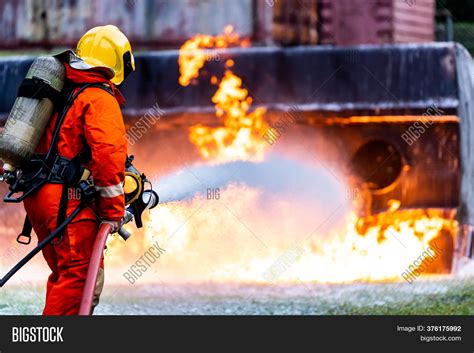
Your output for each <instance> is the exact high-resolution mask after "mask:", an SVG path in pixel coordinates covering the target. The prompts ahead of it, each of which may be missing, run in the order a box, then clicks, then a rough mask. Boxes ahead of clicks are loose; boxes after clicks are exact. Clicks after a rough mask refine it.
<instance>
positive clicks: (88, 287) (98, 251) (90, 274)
mask: <svg viewBox="0 0 474 353" xmlns="http://www.w3.org/2000/svg"><path fill="white" fill-rule="evenodd" d="M111 231H112V226H111V225H110V224H108V223H102V225H101V226H100V228H99V232H98V233H97V237H96V238H95V242H94V247H93V249H92V256H91V259H90V262H89V268H88V269H87V277H86V283H85V285H84V291H83V293H82V299H81V306H80V307H79V315H91V312H92V301H93V298H94V291H95V286H96V283H97V275H98V273H99V268H100V263H101V262H102V254H103V251H104V248H105V242H106V241H107V237H108V236H109V234H110V233H111Z"/></svg>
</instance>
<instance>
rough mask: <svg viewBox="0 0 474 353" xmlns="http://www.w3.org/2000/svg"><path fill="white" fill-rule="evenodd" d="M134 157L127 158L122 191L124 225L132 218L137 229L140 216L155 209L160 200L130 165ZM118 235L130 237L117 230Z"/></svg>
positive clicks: (142, 176) (125, 232) (140, 225)
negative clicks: (146, 187) (124, 208)
mask: <svg viewBox="0 0 474 353" xmlns="http://www.w3.org/2000/svg"><path fill="white" fill-rule="evenodd" d="M133 160H134V156H129V157H128V158H127V163H126V165H125V181H124V185H123V190H124V193H125V205H127V208H126V211H125V218H124V223H128V222H130V221H131V219H132V218H133V219H134V220H135V224H136V226H137V228H141V227H143V221H142V214H143V212H144V211H145V210H147V209H152V208H155V207H156V206H157V205H158V203H159V202H160V199H159V197H158V194H157V193H156V191H155V190H153V185H152V184H151V182H150V181H149V180H148V179H147V178H146V176H145V174H142V173H140V172H139V171H138V170H137V168H135V167H134V166H133V164H132V162H133ZM147 184H148V185H149V186H150V188H149V189H145V185H147ZM119 235H120V236H121V237H122V238H123V239H124V240H127V239H128V238H129V237H130V233H128V232H127V231H126V230H125V229H123V228H122V229H120V230H119Z"/></svg>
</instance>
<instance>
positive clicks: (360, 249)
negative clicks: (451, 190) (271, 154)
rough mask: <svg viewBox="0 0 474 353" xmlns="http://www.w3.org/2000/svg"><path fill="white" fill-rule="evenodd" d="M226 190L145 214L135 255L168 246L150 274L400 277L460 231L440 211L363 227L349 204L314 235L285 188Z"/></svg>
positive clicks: (263, 279) (340, 279)
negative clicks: (217, 196) (441, 239)
mask: <svg viewBox="0 0 474 353" xmlns="http://www.w3.org/2000/svg"><path fill="white" fill-rule="evenodd" d="M221 194H222V195H223V196H224V197H223V199H222V200H215V201H207V200H206V199H205V198H203V197H202V196H196V197H195V198H194V199H193V200H188V201H185V202H173V203H169V204H164V205H161V206H160V207H159V208H157V209H154V210H152V211H151V212H150V213H149V214H148V215H147V216H146V219H145V224H147V225H148V226H147V227H146V228H145V229H144V231H143V234H140V235H138V234H136V235H135V236H134V237H132V238H131V239H130V240H128V241H127V251H131V249H133V248H134V247H135V246H137V247H139V248H141V251H138V252H136V254H141V253H143V251H146V249H147V248H148V247H150V246H151V245H152V244H153V243H154V242H156V241H158V242H159V244H160V245H161V247H163V248H164V249H166V253H165V255H164V256H163V257H162V258H160V260H159V263H158V264H157V265H156V275H153V276H150V277H149V278H148V280H149V281H157V278H158V279H159V280H160V281H170V282H198V283H202V282H208V281H209V282H215V283H242V282H243V283H254V284H270V283H288V284H295V283H301V282H304V283H348V282H354V281H388V280H390V281H392V280H400V281H401V280H403V279H402V277H401V274H402V273H403V272H405V271H406V270H407V269H408V267H409V266H410V265H413V263H414V261H415V260H416V259H417V258H418V257H419V256H420V255H421V254H422V253H423V251H426V250H427V248H428V247H429V246H430V244H432V241H433V240H435V239H437V237H438V236H439V235H440V234H441V233H442V232H451V234H454V232H455V231H456V227H457V223H456V222H455V221H453V220H452V219H450V217H446V216H445V215H443V214H441V213H440V212H438V211H437V210H430V211H429V212H428V211H426V210H409V211H396V212H394V213H391V214H383V215H380V216H379V217H375V218H374V219H372V223H371V225H370V226H368V227H367V228H366V229H365V230H364V231H363V232H362V231H360V227H359V224H358V223H359V221H360V219H359V218H358V217H357V216H356V215H355V214H354V212H353V211H350V210H347V211H346V210H345V211H344V214H343V215H342V216H341V217H338V221H337V222H330V223H331V224H330V225H329V229H321V230H319V231H318V232H316V233H314V234H312V235H311V236H308V233H311V232H310V230H312V228H313V227H314V223H313V222H314V215H311V216H310V213H311V214H312V212H309V211H308V207H306V206H305V205H303V206H301V207H295V206H294V204H293V200H288V199H287V197H286V196H283V195H281V196H274V199H272V200H268V195H266V194H265V193H264V192H263V191H262V190H259V189H257V188H253V187H249V186H246V185H243V184H242V185H240V184H239V185H230V186H229V187H227V188H226V189H225V190H221ZM270 201H271V205H269V206H267V207H266V208H265V209H262V208H261V206H260V205H261V204H262V202H270ZM320 208H321V209H320V210H315V212H320V213H323V208H324V207H323V205H321V206H320ZM312 211H313V210H312ZM288 214H291V217H287V215H288ZM116 241H118V240H116ZM136 250H137V249H135V250H134V251H136ZM122 251H123V246H121V247H115V248H113V250H112V251H111V253H110V254H108V255H107V262H108V265H109V264H110V262H113V261H114V260H115V261H118V262H121V261H123V258H124V255H123V253H122ZM135 257H136V258H139V255H135ZM127 258H132V259H133V258H134V257H133V256H128V255H127ZM143 281H146V279H143Z"/></svg>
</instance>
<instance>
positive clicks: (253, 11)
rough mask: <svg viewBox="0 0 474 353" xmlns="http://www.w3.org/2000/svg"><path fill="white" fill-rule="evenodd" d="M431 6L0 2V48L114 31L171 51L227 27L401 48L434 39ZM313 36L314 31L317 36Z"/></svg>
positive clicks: (273, 36) (308, 0) (209, 0)
mask: <svg viewBox="0 0 474 353" xmlns="http://www.w3.org/2000/svg"><path fill="white" fill-rule="evenodd" d="M434 4H435V0H99V1H97V0H96V1H94V0H42V1H41V0H38V1H36V0H1V1H0V26H1V28H2V30H1V31H0V49H2V48H3V49H5V48H23V47H28V46H32V47H38V46H40V47H52V46H69V47H71V46H74V45H75V44H76V42H77V40H78V39H79V38H80V36H81V35H82V34H83V33H84V32H85V31H86V30H88V29H89V28H91V27H93V26H97V25H103V24H108V23H111V24H115V25H118V26H119V27H120V28H121V29H122V30H123V31H124V32H125V33H126V34H127V35H128V36H129V37H130V38H131V39H132V41H133V44H134V45H135V46H149V47H163V46H165V47H166V46H171V47H176V46H178V45H180V44H181V43H183V42H184V41H185V40H186V39H188V38H189V37H191V36H192V35H194V34H196V33H208V34H216V33H221V32H222V30H223V29H224V27H225V26H226V25H228V24H232V25H234V26H235V28H236V30H237V31H238V32H239V33H240V34H241V35H243V36H246V37H250V38H251V39H252V40H253V41H254V42H257V43H264V44H270V43H272V42H274V43H280V44H284V45H298V44H317V43H322V44H336V45H346V44H361V43H373V44H382V43H405V42H420V41H432V40H433V39H434V11H435V7H434ZM318 32H319V33H318Z"/></svg>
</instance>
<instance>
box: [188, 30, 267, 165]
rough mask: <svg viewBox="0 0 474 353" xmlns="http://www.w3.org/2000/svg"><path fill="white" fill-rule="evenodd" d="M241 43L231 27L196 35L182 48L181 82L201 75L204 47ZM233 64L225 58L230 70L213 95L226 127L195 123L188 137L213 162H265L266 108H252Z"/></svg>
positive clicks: (223, 46) (250, 98)
mask: <svg viewBox="0 0 474 353" xmlns="http://www.w3.org/2000/svg"><path fill="white" fill-rule="evenodd" d="M242 43H243V45H244V46H245V45H246V44H245V42H242V41H240V37H239V36H238V35H237V34H235V33H234V32H233V27H232V26H228V27H226V30H225V31H224V34H223V35H220V36H217V37H212V36H203V35H197V36H195V37H193V38H192V39H190V40H188V41H187V42H186V43H185V44H184V45H183V46H182V47H181V50H180V57H179V66H180V73H181V75H180V78H179V82H180V84H181V85H183V86H187V85H189V83H190V82H191V80H192V79H195V78H197V77H199V70H200V69H201V68H202V67H203V66H204V64H205V62H206V61H207V60H209V57H208V56H207V55H206V54H205V52H204V51H203V49H202V48H225V47H227V46H229V45H236V44H241V45H242ZM234 65H235V62H234V60H232V59H228V60H226V62H225V67H226V69H227V70H226V72H225V75H224V77H223V78H222V80H221V81H220V83H219V88H218V90H217V92H216V93H215V95H214V96H213V97H212V102H213V103H214V104H215V107H216V116H217V117H218V118H222V119H223V125H224V126H221V127H217V128H212V127H207V126H203V125H200V124H199V125H195V126H193V127H191V129H190V133H189V139H190V141H191V142H192V143H193V144H195V145H196V146H197V147H198V149H199V152H200V154H201V156H203V157H204V158H205V159H207V160H212V161H213V162H228V161H235V160H252V161H262V160H263V158H264V153H265V150H266V147H267V144H266V143H265V141H264V140H263V139H262V135H263V134H264V133H265V131H267V129H268V127H269V126H268V124H267V123H266V122H265V119H264V115H265V113H266V109H265V108H263V107H259V108H257V109H255V110H253V111H251V106H252V102H253V99H252V97H250V96H249V93H248V90H246V89H245V88H242V79H241V78H240V77H238V76H237V75H235V74H234V73H233V72H232V71H231V68H232V67H234ZM218 82H219V80H218V78H217V77H216V76H212V77H211V83H212V84H214V85H217V84H218Z"/></svg>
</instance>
